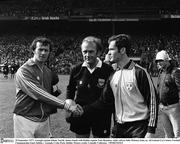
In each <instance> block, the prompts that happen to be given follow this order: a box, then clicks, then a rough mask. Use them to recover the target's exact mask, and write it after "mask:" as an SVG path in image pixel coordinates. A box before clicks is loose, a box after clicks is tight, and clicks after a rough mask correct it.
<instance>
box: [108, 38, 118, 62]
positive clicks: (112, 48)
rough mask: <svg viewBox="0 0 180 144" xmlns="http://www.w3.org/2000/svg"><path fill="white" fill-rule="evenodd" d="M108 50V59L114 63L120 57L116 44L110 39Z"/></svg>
mask: <svg viewBox="0 0 180 144" xmlns="http://www.w3.org/2000/svg"><path fill="white" fill-rule="evenodd" d="M108 48H109V51H108V55H109V59H110V62H111V63H116V62H118V61H119V60H120V58H121V54H120V52H118V48H117V46H116V41H111V42H110V43H109V47H108Z"/></svg>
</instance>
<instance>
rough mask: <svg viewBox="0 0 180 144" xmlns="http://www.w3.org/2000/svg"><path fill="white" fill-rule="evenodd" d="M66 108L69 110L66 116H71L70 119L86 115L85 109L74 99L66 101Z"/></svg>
mask: <svg viewBox="0 0 180 144" xmlns="http://www.w3.org/2000/svg"><path fill="white" fill-rule="evenodd" d="M64 108H65V109H66V110H67V114H66V116H67V115H69V117H70V116H73V117H80V116H81V115H83V113H84V110H83V108H82V107H81V106H80V105H79V104H76V103H75V101H74V100H72V99H66V100H65V103H64Z"/></svg>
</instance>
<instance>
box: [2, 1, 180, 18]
mask: <svg viewBox="0 0 180 144" xmlns="http://www.w3.org/2000/svg"><path fill="white" fill-rule="evenodd" d="M179 12H180V1H179V0H171V1H169V0H158V1H157V0H133V1H132V0H7V1H0V16H17V17H27V16H29V17H31V16H59V17H61V16H74V15H87V14H90V15H94V14H96V13H98V14H99V15H101V14H108V15H112V14H115V15H116V14H117V15H118V14H133V13H135V14H154V13H155V14H169V13H172V14H178V13H179Z"/></svg>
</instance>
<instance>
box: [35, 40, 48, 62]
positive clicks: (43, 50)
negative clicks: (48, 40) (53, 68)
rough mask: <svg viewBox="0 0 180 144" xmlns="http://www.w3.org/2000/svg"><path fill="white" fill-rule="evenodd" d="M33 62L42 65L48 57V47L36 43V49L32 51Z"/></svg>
mask: <svg viewBox="0 0 180 144" xmlns="http://www.w3.org/2000/svg"><path fill="white" fill-rule="evenodd" d="M33 53H34V58H35V61H38V62H40V63H44V62H45V61H46V60H47V59H48V56H49V53H50V45H46V46H44V45H42V43H40V42H37V43H36V49H35V50H34V51H33Z"/></svg>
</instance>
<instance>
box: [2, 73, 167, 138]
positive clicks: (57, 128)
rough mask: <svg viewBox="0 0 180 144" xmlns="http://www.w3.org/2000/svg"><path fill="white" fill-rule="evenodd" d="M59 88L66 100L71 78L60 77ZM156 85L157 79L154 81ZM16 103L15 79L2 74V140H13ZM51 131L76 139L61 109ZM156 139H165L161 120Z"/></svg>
mask: <svg viewBox="0 0 180 144" xmlns="http://www.w3.org/2000/svg"><path fill="white" fill-rule="evenodd" d="M59 78H60V81H59V88H60V89H61V90H62V94H61V95H60V96H59V98H61V99H65V92H66V86H67V83H68V79H69V76H67V75H60V76H59ZM153 80H154V82H155V83H156V79H153ZM14 102H15V85H14V80H13V79H10V78H9V79H7V80H6V79H4V78H3V76H2V74H0V138H13V137H14V136H13V113H12V111H13V107H14ZM51 131H52V134H53V136H54V137H55V138H74V134H73V133H72V132H71V131H69V124H68V123H66V121H65V116H64V110H61V109H59V110H58V113H56V114H53V115H52V116H51ZM155 137H156V138H163V137H164V133H163V131H162V126H161V122H160V119H159V120H158V128H157V131H156V134H155Z"/></svg>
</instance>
